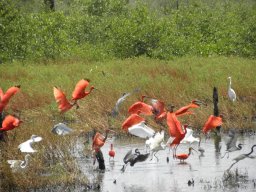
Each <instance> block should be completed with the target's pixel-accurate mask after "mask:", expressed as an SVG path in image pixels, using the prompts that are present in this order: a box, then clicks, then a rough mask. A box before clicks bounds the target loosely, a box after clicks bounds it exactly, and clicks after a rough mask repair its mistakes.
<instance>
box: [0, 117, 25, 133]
mask: <svg viewBox="0 0 256 192" xmlns="http://www.w3.org/2000/svg"><path fill="white" fill-rule="evenodd" d="M21 123H22V121H21V120H19V119H18V118H16V117H14V116H12V115H7V116H6V117H5V118H4V120H3V123H2V127H1V128H0V131H9V130H12V129H14V128H16V127H18V126H19V125H20V124H21Z"/></svg>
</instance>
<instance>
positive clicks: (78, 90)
mask: <svg viewBox="0 0 256 192" xmlns="http://www.w3.org/2000/svg"><path fill="white" fill-rule="evenodd" d="M89 83H90V80H89V79H81V80H80V81H78V83H77V84H76V86H75V89H74V91H73V93H72V98H73V99H74V98H80V95H81V94H83V93H84V92H85V89H86V87H87V86H88V85H89Z"/></svg>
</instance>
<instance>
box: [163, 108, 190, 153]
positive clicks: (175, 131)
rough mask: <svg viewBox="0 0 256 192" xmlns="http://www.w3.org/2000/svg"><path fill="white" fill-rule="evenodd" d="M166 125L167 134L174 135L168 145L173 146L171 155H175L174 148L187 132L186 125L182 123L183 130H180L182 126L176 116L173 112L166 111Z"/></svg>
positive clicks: (175, 148)
mask: <svg viewBox="0 0 256 192" xmlns="http://www.w3.org/2000/svg"><path fill="white" fill-rule="evenodd" d="M167 125H168V127H169V135H170V136H171V137H174V140H173V141H172V142H171V144H170V146H171V147H174V153H173V157H175V156H176V150H177V147H178V146H179V144H180V142H181V141H182V139H184V137H185V135H186V133H187V127H188V125H184V126H183V128H184V130H185V131H183V130H182V126H181V123H180V121H179V120H178V119H177V116H176V114H175V113H174V112H168V113H167Z"/></svg>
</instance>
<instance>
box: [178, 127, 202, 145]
mask: <svg viewBox="0 0 256 192" xmlns="http://www.w3.org/2000/svg"><path fill="white" fill-rule="evenodd" d="M194 142H199V138H196V137H194V136H193V130H192V129H189V128H187V133H186V135H185V137H184V139H182V140H181V142H180V143H189V144H192V143H194Z"/></svg>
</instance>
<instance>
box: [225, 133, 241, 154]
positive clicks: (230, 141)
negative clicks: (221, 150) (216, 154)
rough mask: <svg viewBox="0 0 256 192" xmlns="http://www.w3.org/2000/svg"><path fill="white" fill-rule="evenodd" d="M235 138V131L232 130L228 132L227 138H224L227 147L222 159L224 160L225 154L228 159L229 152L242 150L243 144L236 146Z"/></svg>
mask: <svg viewBox="0 0 256 192" xmlns="http://www.w3.org/2000/svg"><path fill="white" fill-rule="evenodd" d="M237 137H238V135H237V133H236V132H235V130H233V129H231V130H229V133H228V136H227V138H226V146H227V148H226V152H225V154H224V155H223V157H222V158H224V157H225V155H226V154H228V157H229V153H230V152H233V151H238V150H241V149H242V145H243V144H241V143H239V144H238V145H237V146H236V142H237Z"/></svg>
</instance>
